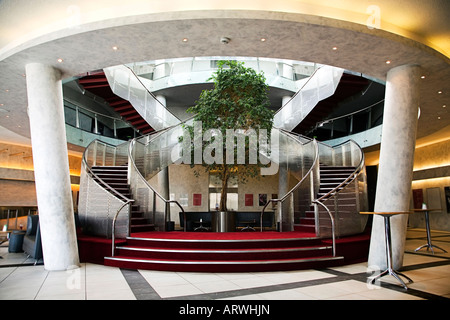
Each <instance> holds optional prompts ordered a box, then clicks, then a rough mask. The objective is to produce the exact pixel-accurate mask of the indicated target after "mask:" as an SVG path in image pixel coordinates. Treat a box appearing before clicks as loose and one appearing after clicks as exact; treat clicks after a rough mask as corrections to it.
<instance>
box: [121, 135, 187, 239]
mask: <svg viewBox="0 0 450 320" xmlns="http://www.w3.org/2000/svg"><path fill="white" fill-rule="evenodd" d="M167 129H168V128H165V129H163V130H160V131H158V133H161V132H162V131H167ZM155 133H156V132H155ZM155 133H153V134H155ZM141 138H142V137H140V139H141ZM136 142H137V139H136V138H135V139H133V140H131V142H130V144H129V146H128V157H129V158H130V159H132V160H134V159H133V157H132V156H131V155H132V152H131V150H132V147H133V145H134V143H136ZM149 142H150V141H149ZM131 163H132V165H133V167H134V169H135V170H136V172H137V173H138V174H139V176H140V178H141V179H142V181H144V183H145V184H146V185H147V187H148V188H149V189H150V190H152V191H153V193H154V194H155V195H156V196H158V198H160V199H161V200H162V201H163V202H164V203H165V204H166V206H164V216H165V218H166V216H167V204H169V203H174V204H176V205H177V206H178V207H179V208H180V209H181V212H183V219H184V228H183V229H184V230H183V231H184V232H186V213H185V211H184V208H183V207H182V206H181V205H180V203H179V202H178V201H176V200H167V199H165V198H164V197H163V196H162V195H161V194H160V193H159V192H158V191H156V190H155V189H154V188H153V187H152V186H151V185H150V183H148V181H147V180H146V179H145V178H144V177H143V176H142V173H141V172H140V171H139V169H138V168H137V166H136V163H135V162H134V161H131ZM165 220H166V219H164V221H165Z"/></svg>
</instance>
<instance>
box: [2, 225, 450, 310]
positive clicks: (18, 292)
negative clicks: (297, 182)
mask: <svg viewBox="0 0 450 320" xmlns="http://www.w3.org/2000/svg"><path fill="white" fill-rule="evenodd" d="M432 240H433V244H435V245H437V246H439V247H441V248H443V249H445V250H447V252H448V253H443V252H442V251H441V250H439V249H435V254H434V255H433V254H432V253H431V252H427V251H426V249H422V250H421V251H419V252H414V249H416V248H417V247H419V246H420V245H422V244H424V243H426V233H425V230H423V229H408V234H407V242H406V250H405V256H404V267H403V269H402V272H403V273H404V274H405V275H407V276H408V277H410V278H411V279H412V280H413V281H414V283H411V284H409V285H408V290H405V289H404V288H403V287H401V286H400V285H399V283H398V282H397V280H396V279H394V278H393V277H392V276H385V277H383V278H382V280H381V281H380V282H379V283H378V282H377V283H375V284H374V285H371V284H368V281H367V278H368V277H369V276H373V275H374V274H375V273H376V272H377V271H376V270H370V269H369V268H368V267H367V263H359V264H353V265H348V266H342V267H335V268H327V269H321V270H314V269H311V270H300V271H286V272H258V273H251V272H249V273H194V272H163V271H147V270H123V269H118V268H112V267H106V266H102V265H96V264H90V263H83V264H81V267H80V268H77V269H74V270H70V271H46V270H45V269H44V266H43V265H42V263H40V264H39V263H38V264H37V265H34V262H35V261H34V260H30V259H27V257H26V255H25V254H24V253H9V252H8V243H7V242H5V243H3V244H2V245H1V246H0V256H1V257H2V258H1V259H0V299H1V300H186V301H187V300H241V301H243V300H253V301H255V300H258V301H259V302H261V303H262V302H263V301H265V300H330V299H331V300H442V299H443V300H446V299H449V298H450V233H448V232H440V231H432Z"/></svg>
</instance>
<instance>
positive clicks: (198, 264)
mask: <svg viewBox="0 0 450 320" xmlns="http://www.w3.org/2000/svg"><path fill="white" fill-rule="evenodd" d="M341 260H342V257H332V256H321V257H314V258H301V259H278V260H277V259H274V260H239V261H238V260H236V261H223V260H213V261H199V260H169V259H131V258H130V257H126V256H116V257H105V265H107V266H112V267H118V268H128V269H141V270H164V271H188V272H258V271H274V270H278V271H281V270H299V269H307V268H313V267H314V268H320V267H325V266H332V265H337V264H338V263H339V261H341Z"/></svg>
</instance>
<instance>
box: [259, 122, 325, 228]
mask: <svg viewBox="0 0 450 320" xmlns="http://www.w3.org/2000/svg"><path fill="white" fill-rule="evenodd" d="M280 131H281V130H280ZM281 132H284V130H283V131H281ZM310 142H312V143H314V150H315V155H314V160H313V164H312V165H311V167H310V168H309V170H308V172H307V173H306V174H305V175H304V176H303V178H302V179H301V180H300V181H299V182H298V183H297V184H296V185H295V186H294V188H292V189H291V190H290V191H289V192H288V193H286V194H285V195H284V196H283V197H282V198H280V199H270V200H269V201H267V202H266V204H265V205H264V207H263V208H262V211H261V216H260V229H261V232H262V231H263V216H264V212H265V210H266V208H267V206H268V205H269V203H277V202H281V203H283V202H284V200H286V199H287V198H288V197H289V196H291V194H292V193H293V192H294V191H295V190H297V189H298V188H299V187H300V185H301V184H302V183H303V181H305V180H306V178H309V176H310V174H311V172H312V170H313V168H314V167H315V166H316V163H317V160H318V159H319V147H318V144H317V141H316V139H312V140H311V141H310ZM308 143H309V142H308Z"/></svg>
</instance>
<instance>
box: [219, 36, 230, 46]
mask: <svg viewBox="0 0 450 320" xmlns="http://www.w3.org/2000/svg"><path fill="white" fill-rule="evenodd" d="M230 41H231V39H230V38H227V37H222V38H220V42H222V43H223V44H229V43H230Z"/></svg>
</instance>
